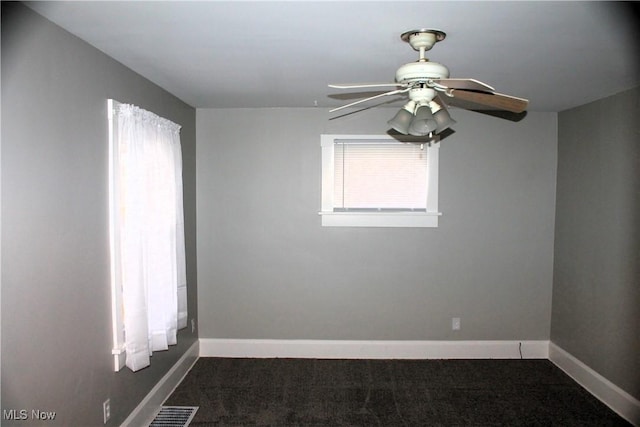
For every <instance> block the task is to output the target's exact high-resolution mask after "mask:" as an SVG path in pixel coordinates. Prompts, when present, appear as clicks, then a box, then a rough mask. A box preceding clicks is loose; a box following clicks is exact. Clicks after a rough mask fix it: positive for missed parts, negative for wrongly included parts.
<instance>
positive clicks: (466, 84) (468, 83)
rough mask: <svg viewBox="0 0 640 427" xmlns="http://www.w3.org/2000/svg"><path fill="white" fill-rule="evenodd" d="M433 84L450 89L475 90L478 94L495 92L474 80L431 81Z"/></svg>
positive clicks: (486, 85)
mask: <svg viewBox="0 0 640 427" xmlns="http://www.w3.org/2000/svg"><path fill="white" fill-rule="evenodd" d="M433 81H434V82H436V83H438V84H441V85H442V86H446V87H448V88H450V89H464V90H477V91H480V92H491V93H493V92H495V89H494V88H493V87H491V86H489V85H488V84H486V83H482V82H481V81H479V80H476V79H433Z"/></svg>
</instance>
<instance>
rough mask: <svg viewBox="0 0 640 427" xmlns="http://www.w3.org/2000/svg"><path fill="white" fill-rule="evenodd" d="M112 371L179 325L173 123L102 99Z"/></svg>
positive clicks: (183, 303) (135, 366)
mask: <svg viewBox="0 0 640 427" xmlns="http://www.w3.org/2000/svg"><path fill="white" fill-rule="evenodd" d="M108 113H109V117H108V118H109V223H110V224H109V225H110V226H109V228H110V230H109V231H110V241H111V293H112V317H113V349H112V354H113V356H114V364H115V366H114V368H115V370H116V371H118V370H120V369H121V368H122V367H123V366H125V365H126V366H127V367H128V368H129V369H131V370H132V371H138V370H140V369H142V368H144V367H146V366H148V365H149V364H150V356H151V354H152V353H153V352H154V351H159V350H167V349H168V348H169V346H170V345H175V344H176V343H177V330H178V329H181V328H184V327H186V326H187V287H186V272H185V266H186V265H185V245H184V213H183V206H182V154H181V148H180V126H179V125H177V124H175V123H173V122H171V121H169V120H167V119H164V118H161V117H158V116H157V115H155V114H153V113H151V112H149V111H146V110H143V109H141V108H138V107H136V106H134V105H129V104H121V103H119V102H116V101H114V100H111V99H110V100H108Z"/></svg>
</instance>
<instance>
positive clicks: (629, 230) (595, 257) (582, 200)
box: [551, 88, 640, 399]
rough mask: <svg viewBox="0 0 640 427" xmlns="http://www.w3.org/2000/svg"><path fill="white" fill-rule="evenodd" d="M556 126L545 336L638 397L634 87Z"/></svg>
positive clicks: (638, 184) (639, 134) (567, 114)
mask: <svg viewBox="0 0 640 427" xmlns="http://www.w3.org/2000/svg"><path fill="white" fill-rule="evenodd" d="M558 123H559V124H558V189H557V201H556V204H557V214H556V231H555V269H554V278H553V314H552V323H551V325H552V326H551V340H552V341H553V342H554V343H555V344H557V345H559V346H560V347H562V348H563V349H564V350H566V351H568V352H569V353H571V354H572V355H574V356H575V357H577V358H578V359H580V360H581V361H582V362H584V363H586V364H587V365H589V366H590V367H591V368H592V369H594V370H595V371H597V372H598V373H600V374H601V375H603V376H604V377H606V378H607V379H609V380H610V381H612V382H614V383H615V384H617V385H618V386H619V387H621V388H622V389H624V390H625V391H627V392H628V393H630V394H631V395H633V396H634V397H635V398H636V399H640V357H639V356H638V355H639V354H640V333H639V332H638V331H639V330H640V262H639V261H640V125H639V123H640V88H636V89H633V90H630V91H626V92H623V93H620V94H617V95H614V96H611V97H608V98H605V99H602V100H599V101H596V102H593V103H590V104H587V105H584V106H581V107H578V108H574V109H571V110H567V111H563V112H561V113H560V114H559V118H558Z"/></svg>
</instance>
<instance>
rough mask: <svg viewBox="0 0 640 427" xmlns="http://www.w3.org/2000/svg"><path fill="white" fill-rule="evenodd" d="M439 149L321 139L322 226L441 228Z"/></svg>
mask: <svg viewBox="0 0 640 427" xmlns="http://www.w3.org/2000/svg"><path fill="white" fill-rule="evenodd" d="M439 146H440V144H439V143H438V141H437V140H434V141H433V142H432V143H431V144H427V143H425V144H420V141H419V140H417V139H404V140H402V141H398V140H397V139H395V138H393V137H391V136H388V135H381V136H378V135H322V136H321V147H322V210H321V212H320V215H322V225H323V226H334V227H336V226H337V227H340V226H347V227H437V226H438V216H439V215H440V213H439V212H438V150H439Z"/></svg>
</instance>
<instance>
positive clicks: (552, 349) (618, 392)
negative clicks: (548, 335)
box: [549, 343, 640, 426]
mask: <svg viewBox="0 0 640 427" xmlns="http://www.w3.org/2000/svg"><path fill="white" fill-rule="evenodd" d="M549 360H551V362H553V363H554V364H555V365H556V366H558V367H559V368H560V369H562V370H563V371H564V372H566V373H567V375H569V376H570V377H571V378H573V379H574V380H575V381H576V382H577V383H578V384H580V385H581V386H583V387H584V388H586V389H587V391H589V393H591V394H593V395H594V396H595V397H597V398H598V399H599V400H601V401H602V402H603V403H604V404H605V405H607V406H608V407H609V408H611V409H612V410H613V411H615V412H616V413H618V415H620V416H621V417H623V418H624V419H626V420H627V421H629V422H630V423H631V424H633V425H635V426H640V401H639V400H638V399H636V398H634V397H633V396H631V395H630V394H629V393H627V392H626V391H624V390H622V389H621V388H620V387H618V386H617V385H615V384H613V383H612V382H611V381H609V380H608V379H606V378H605V377H603V376H602V375H600V374H599V373H597V372H596V371H594V370H593V369H591V368H590V367H589V366H587V365H585V364H584V363H583V362H581V361H580V360H578V359H577V358H576V357H574V356H573V355H571V354H570V353H568V352H567V351H565V350H563V349H562V348H560V347H559V346H557V345H556V344H554V343H550V344H549Z"/></svg>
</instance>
